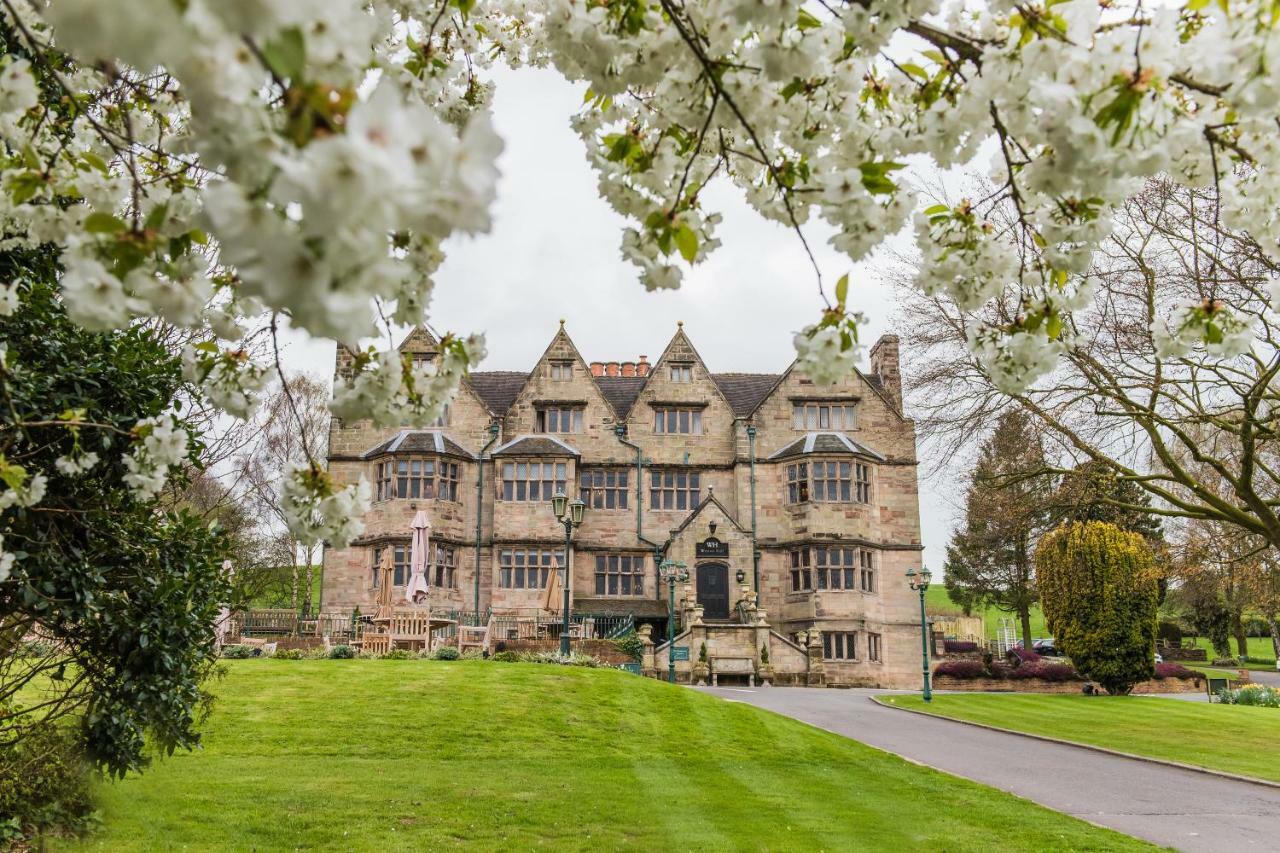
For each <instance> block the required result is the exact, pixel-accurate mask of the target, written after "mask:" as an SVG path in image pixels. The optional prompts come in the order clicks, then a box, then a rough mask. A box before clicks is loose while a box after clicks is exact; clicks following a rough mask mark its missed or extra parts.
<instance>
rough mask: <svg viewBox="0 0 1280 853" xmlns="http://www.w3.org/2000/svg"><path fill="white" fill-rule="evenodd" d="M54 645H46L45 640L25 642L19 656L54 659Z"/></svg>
mask: <svg viewBox="0 0 1280 853" xmlns="http://www.w3.org/2000/svg"><path fill="white" fill-rule="evenodd" d="M53 652H54V648H53V643H46V642H45V641H44V640H23V641H22V647H21V650H20V651H19V654H20V655H21V656H22V657H28V658H48V657H53Z"/></svg>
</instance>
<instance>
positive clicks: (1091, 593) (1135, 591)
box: [1036, 521, 1160, 694]
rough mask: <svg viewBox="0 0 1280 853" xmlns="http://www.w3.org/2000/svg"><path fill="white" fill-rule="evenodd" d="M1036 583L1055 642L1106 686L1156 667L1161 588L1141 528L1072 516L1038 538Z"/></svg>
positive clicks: (1129, 683)
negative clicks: (1076, 519) (1128, 528)
mask: <svg viewBox="0 0 1280 853" xmlns="http://www.w3.org/2000/svg"><path fill="white" fill-rule="evenodd" d="M1036 583H1037V585H1038V586H1039V588H1040V598H1041V602H1042V605H1043V607H1044V615H1045V620H1046V622H1047V623H1048V626H1049V630H1050V631H1052V632H1053V636H1054V642H1055V644H1056V645H1057V647H1058V648H1060V649H1062V650H1063V651H1064V652H1066V654H1067V655H1068V656H1069V657H1070V658H1071V660H1072V662H1073V663H1074V664H1075V666H1076V669H1077V670H1079V671H1080V672H1081V673H1082V674H1083V675H1085V676H1086V677H1088V678H1091V679H1093V680H1094V681H1097V682H1098V683H1099V684H1101V685H1102V686H1103V687H1104V688H1106V690H1107V692H1108V693H1111V694H1127V693H1128V692H1129V691H1130V690H1132V689H1133V685H1135V684H1137V683H1138V682H1139V681H1145V680H1147V679H1149V678H1151V677H1152V675H1153V674H1154V665H1155V636H1156V608H1157V607H1158V603H1159V598H1160V590H1159V581H1158V579H1157V576H1156V569H1155V568H1154V566H1153V565H1152V560H1151V551H1150V548H1149V547H1148V546H1147V544H1146V540H1145V539H1143V537H1142V536H1140V535H1139V534H1136V533H1130V532H1128V531H1124V530H1121V529H1119V528H1118V527H1116V526H1115V525H1113V524H1107V523H1105V522H1100V521H1089V522H1073V523H1069V524H1066V525H1064V526H1062V527H1059V528H1058V529H1057V530H1054V531H1053V532H1052V533H1049V534H1047V535H1046V536H1045V537H1044V538H1043V539H1041V540H1040V545H1039V547H1038V548H1037V549H1036Z"/></svg>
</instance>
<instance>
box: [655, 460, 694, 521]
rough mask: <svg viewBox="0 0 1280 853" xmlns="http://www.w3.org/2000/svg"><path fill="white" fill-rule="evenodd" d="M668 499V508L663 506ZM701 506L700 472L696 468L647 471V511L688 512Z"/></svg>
mask: <svg viewBox="0 0 1280 853" xmlns="http://www.w3.org/2000/svg"><path fill="white" fill-rule="evenodd" d="M668 498H670V504H671V505H670V506H664V505H663V504H666V503H667V502H668V500H667V499H668ZM701 504H702V471H701V470H699V469H696V468H651V469H649V509H651V510H656V511H658V512H688V511H690V510H695V509H697V508H698V507H699V506H700V505H701Z"/></svg>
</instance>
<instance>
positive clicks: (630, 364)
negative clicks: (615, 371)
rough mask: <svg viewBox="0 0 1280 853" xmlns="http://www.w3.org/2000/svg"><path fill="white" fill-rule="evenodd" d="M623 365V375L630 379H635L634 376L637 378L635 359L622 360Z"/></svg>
mask: <svg viewBox="0 0 1280 853" xmlns="http://www.w3.org/2000/svg"><path fill="white" fill-rule="evenodd" d="M621 366H622V375H623V376H625V377H627V378H628V379H633V378H635V375H636V363H635V362H634V361H624V362H622V365H621Z"/></svg>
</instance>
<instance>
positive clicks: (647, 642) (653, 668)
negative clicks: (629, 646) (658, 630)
mask: <svg viewBox="0 0 1280 853" xmlns="http://www.w3.org/2000/svg"><path fill="white" fill-rule="evenodd" d="M636 634H637V635H638V636H639V637H640V645H641V648H642V651H641V652H640V672H641V673H643V674H644V675H645V677H647V678H657V677H658V662H657V661H656V660H655V659H654V652H653V626H652V625H649V624H642V625H640V626H639V627H637V628H636Z"/></svg>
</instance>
